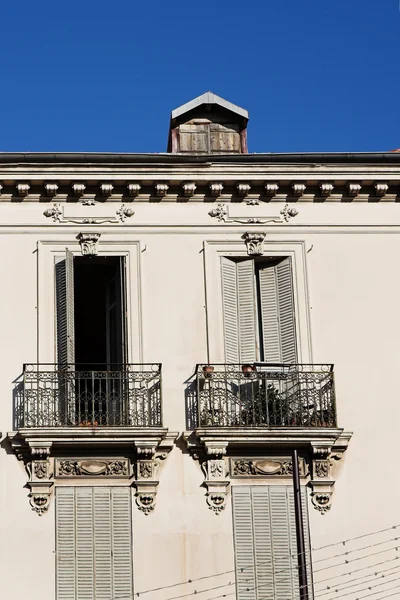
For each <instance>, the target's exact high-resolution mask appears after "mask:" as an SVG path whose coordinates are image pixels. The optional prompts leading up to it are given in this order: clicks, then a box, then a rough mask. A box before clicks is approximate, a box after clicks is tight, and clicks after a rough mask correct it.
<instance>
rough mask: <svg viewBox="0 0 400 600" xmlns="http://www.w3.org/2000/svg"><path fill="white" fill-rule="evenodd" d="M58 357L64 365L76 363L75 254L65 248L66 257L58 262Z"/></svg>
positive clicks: (62, 365) (61, 364)
mask: <svg viewBox="0 0 400 600" xmlns="http://www.w3.org/2000/svg"><path fill="white" fill-rule="evenodd" d="M56 302H57V358H58V364H59V365H60V366H61V367H64V366H65V365H68V364H73V363H75V326H74V256H73V254H72V252H70V251H69V250H68V248H66V249H65V259H63V260H60V261H58V262H57V263H56Z"/></svg>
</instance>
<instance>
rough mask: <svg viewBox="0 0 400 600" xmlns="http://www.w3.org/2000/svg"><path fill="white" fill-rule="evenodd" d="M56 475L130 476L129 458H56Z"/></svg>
mask: <svg viewBox="0 0 400 600" xmlns="http://www.w3.org/2000/svg"><path fill="white" fill-rule="evenodd" d="M55 476H56V477H129V460H128V459H125V458H123V459H122V458H121V459H118V460H108V459H104V460H64V459H56V469H55Z"/></svg>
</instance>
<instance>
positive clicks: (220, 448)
mask: <svg viewBox="0 0 400 600" xmlns="http://www.w3.org/2000/svg"><path fill="white" fill-rule="evenodd" d="M227 446H228V443H227V442H217V443H215V442H205V450H206V460H205V461H204V462H203V463H202V469H203V472H204V485H205V487H206V489H207V493H206V501H207V504H208V507H209V509H210V510H212V511H214V513H215V514H216V515H219V514H220V513H221V512H222V511H223V510H225V506H226V498H227V495H228V491H227V488H228V486H229V479H228V475H229V474H228V471H227V468H226V465H225V459H224V456H225V455H226V450H227Z"/></svg>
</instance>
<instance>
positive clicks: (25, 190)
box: [17, 183, 31, 196]
mask: <svg viewBox="0 0 400 600" xmlns="http://www.w3.org/2000/svg"><path fill="white" fill-rule="evenodd" d="M30 189H31V186H30V185H29V183H18V184H17V192H18V196H26V195H27V194H29V190H30Z"/></svg>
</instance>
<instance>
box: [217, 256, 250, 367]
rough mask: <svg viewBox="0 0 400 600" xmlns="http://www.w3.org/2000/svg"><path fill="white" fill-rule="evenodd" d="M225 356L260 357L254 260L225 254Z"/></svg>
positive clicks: (236, 358) (230, 358)
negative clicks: (257, 344)
mask: <svg viewBox="0 0 400 600" xmlns="http://www.w3.org/2000/svg"><path fill="white" fill-rule="evenodd" d="M221 268H222V300H223V317H224V337H225V359H226V361H227V362H228V363H238V362H249V363H250V362H254V361H255V360H256V351H257V347H256V343H257V342H256V340H257V337H256V304H255V286H254V261H253V260H245V261H242V262H238V263H236V262H234V261H233V260H230V259H229V258H226V257H222V258H221Z"/></svg>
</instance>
